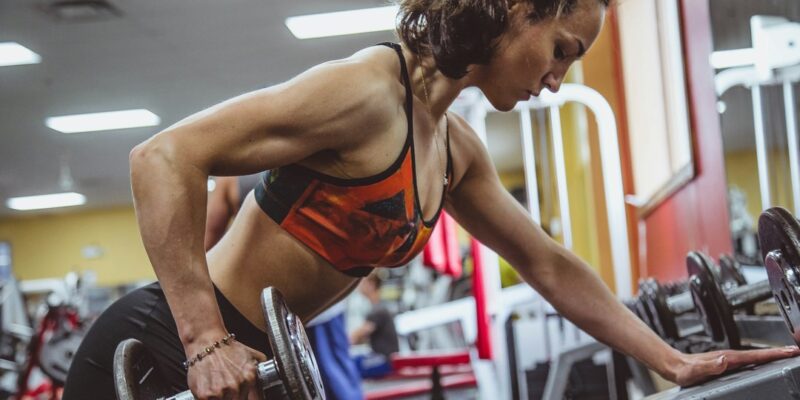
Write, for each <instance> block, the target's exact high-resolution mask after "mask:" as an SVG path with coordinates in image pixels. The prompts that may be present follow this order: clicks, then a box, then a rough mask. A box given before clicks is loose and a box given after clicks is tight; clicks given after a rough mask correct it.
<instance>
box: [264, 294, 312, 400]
mask: <svg viewBox="0 0 800 400" xmlns="http://www.w3.org/2000/svg"><path fill="white" fill-rule="evenodd" d="M261 305H262V307H263V311H264V319H265V320H266V321H267V332H268V336H269V341H270V342H269V345H270V347H271V348H272V353H273V354H274V357H275V362H276V364H277V366H278V374H279V375H280V376H281V380H282V381H283V384H284V386H285V387H286V391H287V393H288V394H289V398H290V399H292V400H324V399H325V390H324V388H323V387H322V377H321V376H320V374H319V367H318V366H317V360H316V358H315V357H314V352H313V351H312V350H311V345H310V344H309V342H308V337H307V336H306V332H305V329H304V328H303V324H302V322H301V321H300V319H299V318H297V316H296V315H295V314H294V313H292V312H291V311H289V308H288V307H287V306H286V302H285V301H284V300H283V296H282V295H281V293H280V292H279V291H278V290H277V289H275V288H273V287H268V288H266V289H264V290H263V291H262V292H261Z"/></svg>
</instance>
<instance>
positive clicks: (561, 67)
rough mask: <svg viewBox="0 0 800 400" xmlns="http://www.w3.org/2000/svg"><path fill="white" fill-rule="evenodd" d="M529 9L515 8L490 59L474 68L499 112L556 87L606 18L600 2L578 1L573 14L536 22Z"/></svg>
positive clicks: (521, 5)
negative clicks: (483, 64) (506, 28)
mask: <svg viewBox="0 0 800 400" xmlns="http://www.w3.org/2000/svg"><path fill="white" fill-rule="evenodd" d="M529 7H530V6H529V5H527V3H525V2H515V3H514V4H513V5H512V6H511V9H510V10H509V28H508V30H507V31H506V32H505V33H504V34H503V35H502V36H501V37H500V38H499V42H498V46H497V52H496V53H495V55H494V57H493V58H492V61H491V62H490V63H489V65H485V66H477V67H476V69H475V73H476V76H477V79H476V81H477V86H478V88H479V89H481V91H482V92H483V93H484V94H485V95H486V98H487V99H488V100H489V101H490V102H491V103H492V105H493V106H494V107H495V108H497V109H498V110H500V111H509V110H511V109H513V108H514V105H516V103H517V102H518V101H520V100H527V99H528V98H530V97H531V96H538V95H539V93H540V92H541V91H542V90H544V89H545V88H547V89H549V90H550V91H552V92H555V91H558V88H559V87H560V86H561V81H562V80H563V79H564V75H565V74H566V73H567V70H568V69H569V66H570V65H572V63H573V62H575V60H578V59H580V57H582V56H583V54H584V53H585V52H586V50H587V49H588V48H589V46H591V45H592V43H594V40H595V39H596V38H597V35H598V34H599V32H600V28H601V27H602V25H603V18H604V16H605V7H604V6H603V5H602V4H601V3H600V2H599V1H598V0H578V4H577V6H576V7H575V9H574V10H573V11H572V12H571V13H569V14H567V15H564V16H561V17H558V18H554V17H551V18H547V19H545V20H541V21H537V22H531V21H530V19H528V17H527V15H528V13H529V11H530V9H529Z"/></svg>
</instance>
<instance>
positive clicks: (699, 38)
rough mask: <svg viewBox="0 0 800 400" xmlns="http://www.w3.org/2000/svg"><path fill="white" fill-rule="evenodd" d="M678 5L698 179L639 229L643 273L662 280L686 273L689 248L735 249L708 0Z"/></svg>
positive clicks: (710, 251) (716, 251)
mask: <svg viewBox="0 0 800 400" xmlns="http://www.w3.org/2000/svg"><path fill="white" fill-rule="evenodd" d="M680 5H681V17H682V23H683V27H682V28H683V29H682V30H683V46H684V57H685V63H686V64H685V66H686V78H687V82H688V83H687V85H688V96H689V105H690V119H691V127H692V132H693V144H694V156H695V169H696V177H695V179H694V180H692V181H691V182H690V183H689V184H687V185H686V186H685V187H683V188H681V189H680V190H678V191H677V192H676V193H675V194H674V195H673V196H672V197H670V198H669V199H667V201H665V202H664V203H663V204H661V205H660V206H659V207H658V208H657V209H655V211H653V212H652V213H651V214H650V215H648V216H647V217H645V218H644V219H642V220H640V221H639V223H638V227H637V229H638V230H639V232H638V234H639V236H638V237H639V238H640V239H643V240H644V241H643V242H640V247H639V260H640V263H639V268H640V271H639V276H640V277H647V276H653V277H656V278H658V279H659V280H662V281H669V280H675V279H680V278H683V277H685V276H686V267H685V261H684V260H685V258H686V254H687V253H688V252H689V251H692V250H702V251H705V252H707V253H708V254H710V255H711V256H712V257H714V258H716V257H718V256H719V255H720V254H721V253H730V252H731V251H732V244H731V236H730V229H729V225H728V206H727V199H726V192H727V185H726V178H725V165H724V158H723V148H722V135H721V132H720V124H719V117H718V114H717V110H716V95H715V93H714V82H713V77H714V76H713V70H712V69H711V67H710V66H709V65H708V56H709V54H711V51H712V38H711V19H710V16H709V10H708V0H680ZM642 244H644V247H642V246H641V245H642ZM634 275H636V274H634Z"/></svg>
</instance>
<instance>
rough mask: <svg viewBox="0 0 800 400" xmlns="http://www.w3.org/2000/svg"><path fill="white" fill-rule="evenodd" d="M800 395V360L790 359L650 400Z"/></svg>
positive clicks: (728, 399) (746, 399)
mask: <svg viewBox="0 0 800 400" xmlns="http://www.w3.org/2000/svg"><path fill="white" fill-rule="evenodd" d="M782 322H783V321H781V323H782ZM784 330H785V328H784ZM799 393H800V358H790V359H785V360H778V361H774V362H771V363H769V364H764V365H759V366H755V367H752V368H748V369H745V370H741V371H738V372H735V373H732V374H729V375H726V376H723V377H721V378H718V379H715V380H713V381H711V382H708V383H706V384H703V385H699V386H693V387H690V388H679V387H676V388H673V389H671V390H667V391H665V392H661V393H658V394H656V395H653V396H649V397H647V399H648V400H667V399H669V400H673V399H675V400H678V399H681V400H682V399H725V400H753V399H770V400H782V399H796V398H797V395H798V394H799Z"/></svg>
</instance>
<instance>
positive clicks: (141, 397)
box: [114, 339, 171, 400]
mask: <svg viewBox="0 0 800 400" xmlns="http://www.w3.org/2000/svg"><path fill="white" fill-rule="evenodd" d="M114 385H115V386H116V390H117V400H152V399H163V398H165V397H167V396H169V395H171V393H170V391H169V386H168V385H167V384H166V382H164V381H163V378H162V377H161V374H160V373H158V372H157V371H156V362H155V359H154V358H153V355H152V354H150V351H148V350H147V348H146V347H145V345H144V344H142V342H140V341H138V340H136V339H126V340H123V341H122V342H120V344H119V345H117V349H116V351H115V352H114Z"/></svg>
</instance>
